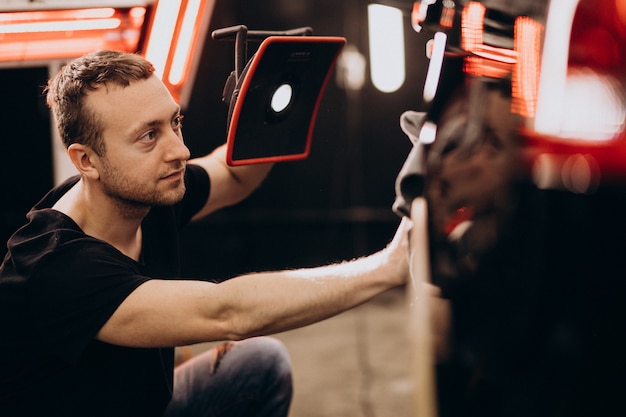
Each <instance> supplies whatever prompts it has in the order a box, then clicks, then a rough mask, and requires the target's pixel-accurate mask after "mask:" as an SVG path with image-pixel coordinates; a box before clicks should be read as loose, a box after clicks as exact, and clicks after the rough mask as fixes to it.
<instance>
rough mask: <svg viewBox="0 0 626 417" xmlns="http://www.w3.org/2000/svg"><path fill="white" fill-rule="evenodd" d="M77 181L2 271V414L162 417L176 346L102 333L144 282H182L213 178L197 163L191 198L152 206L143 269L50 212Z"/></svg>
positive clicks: (27, 231)
mask: <svg viewBox="0 0 626 417" xmlns="http://www.w3.org/2000/svg"><path fill="white" fill-rule="evenodd" d="M77 181H78V178H77V177H74V178H71V179H69V180H67V181H66V182H65V183H63V184H61V185H60V186H59V187H57V188H55V189H53V190H52V191H50V192H49V193H48V194H47V195H46V196H45V197H44V198H43V199H42V200H41V201H40V202H39V203H38V204H37V205H36V206H35V207H34V208H33V209H32V210H31V211H30V212H29V213H28V216H27V218H28V223H27V224H26V225H25V226H24V227H22V228H21V229H20V230H18V231H17V232H16V233H15V234H14V235H13V236H12V237H11V239H10V240H9V242H8V253H7V255H6V257H5V259H4V262H3V263H2V266H1V267H0V415H1V416H7V417H9V416H10V417H18V416H46V417H51V416H63V417H71V416H80V417H86V416H116V417H121V416H133V417H139V416H159V415H161V413H162V410H163V409H164V407H165V406H166V405H167V403H168V402H169V399H170V396H171V389H172V374H173V348H166V349H158V348H154V349H152V348H149V349H148V348H127V347H121V346H115V345H110V344H107V343H103V342H100V341H98V340H96V339H95V335H96V333H97V332H98V331H99V329H100V328H101V327H102V325H103V324H104V323H105V322H106V321H107V320H108V318H109V317H110V316H111V314H112V313H113V312H114V311H115V310H116V308H117V307H118V306H119V305H120V304H121V303H122V301H124V299H125V298H126V297H127V296H128V295H129V294H130V293H131V292H132V291H134V290H135V289H136V288H137V287H138V286H139V285H141V284H142V283H144V282H146V281H147V280H150V279H152V278H159V279H175V278H177V277H178V276H179V254H178V249H179V248H178V231H179V229H180V228H181V227H182V226H184V225H185V224H187V223H188V222H189V220H190V219H191V217H192V216H193V215H194V214H195V213H196V212H197V211H198V210H199V209H200V208H201V207H202V205H203V204H204V202H206V199H207V197H208V193H209V189H210V182H209V178H208V176H207V175H206V172H205V171H204V170H203V169H202V168H200V167H197V166H193V165H189V166H188V169H187V173H186V176H185V183H186V186H187V192H186V194H185V197H184V199H183V200H182V201H181V202H180V203H179V204H177V205H175V206H171V207H155V208H152V209H151V211H150V213H149V214H148V216H146V218H145V219H144V221H143V223H142V233H143V247H142V253H141V262H135V261H134V260H132V259H130V258H128V257H127V256H125V255H124V254H122V253H121V252H119V251H118V250H117V249H115V248H114V247H113V246H111V245H109V244H108V243H106V242H103V241H101V240H98V239H95V238H93V237H91V236H88V235H86V234H85V233H83V231H82V230H81V229H80V228H79V227H78V225H76V223H74V222H73V221H72V220H71V219H70V218H69V217H67V216H65V215H64V214H62V213H60V212H58V211H56V210H52V209H50V207H52V205H53V204H54V203H55V202H56V201H57V200H58V199H59V198H60V197H61V196H62V195H63V194H65V193H66V192H67V191H68V190H69V189H70V188H71V187H72V186H73V185H74V184H75V183H76V182H77Z"/></svg>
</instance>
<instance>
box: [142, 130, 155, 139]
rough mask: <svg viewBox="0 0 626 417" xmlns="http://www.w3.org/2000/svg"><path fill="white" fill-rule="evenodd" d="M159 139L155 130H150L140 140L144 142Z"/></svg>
mask: <svg viewBox="0 0 626 417" xmlns="http://www.w3.org/2000/svg"><path fill="white" fill-rule="evenodd" d="M156 137H157V133H156V131H154V130H150V131H148V132H146V133H144V134H143V136H142V137H141V138H140V139H141V140H142V141H153V140H155V139H156Z"/></svg>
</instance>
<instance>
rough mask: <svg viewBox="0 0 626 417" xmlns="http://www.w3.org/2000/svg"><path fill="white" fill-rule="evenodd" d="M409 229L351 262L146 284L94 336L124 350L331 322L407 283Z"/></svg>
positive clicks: (405, 222) (406, 223) (405, 226)
mask: <svg viewBox="0 0 626 417" xmlns="http://www.w3.org/2000/svg"><path fill="white" fill-rule="evenodd" d="M409 225H410V221H408V220H406V219H405V220H403V222H402V224H401V225H400V227H399V229H398V231H397V232H396V235H395V237H394V239H393V240H392V242H391V243H390V244H389V245H388V246H387V247H386V248H385V249H383V250H381V251H379V252H377V253H375V254H373V255H370V256H368V257H364V258H360V259H357V260H354V261H351V262H345V263H341V264H336V265H330V266H322V267H317V268H308V269H298V270H292V271H279V272H266V273H256V274H249V275H244V276H240V277H236V278H232V279H230V280H227V281H225V282H222V283H219V284H214V283H209V282H203V281H164V280H156V279H155V280H150V281H147V282H145V283H144V284H142V285H141V286H139V287H138V288H137V289H136V290H135V291H134V292H133V293H131V294H130V295H129V296H128V297H127V298H126V300H125V301H124V302H123V303H122V304H121V305H120V306H119V307H118V309H117V310H116V312H115V313H114V314H113V315H112V316H111V318H110V319H109V320H108V321H107V323H106V324H105V325H104V326H103V327H102V329H101V330H100V332H99V333H98V336H97V337H98V339H99V340H102V341H104V342H107V343H112V344H116V345H122V346H136V347H160V346H181V345H185V344H191V343H197V342H206V341H216V340H238V339H244V338H248V337H252V336H259V335H267V334H273V333H278V332H282V331H286V330H290V329H294V328H298V327H302V326H305V325H308V324H311V323H315V322H317V321H320V320H323V319H326V318H329V317H332V316H334V315H336V314H338V313H341V312H343V311H346V310H348V309H350V308H352V307H355V306H357V305H359V304H361V303H363V302H365V301H367V300H369V299H371V298H372V297H374V296H376V295H378V294H380V293H382V292H384V291H386V290H388V289H391V288H393V287H395V286H398V285H402V284H404V283H405V282H406V280H407V279H408V275H409V271H408V256H409V251H408V239H407V236H406V235H407V234H408V228H409Z"/></svg>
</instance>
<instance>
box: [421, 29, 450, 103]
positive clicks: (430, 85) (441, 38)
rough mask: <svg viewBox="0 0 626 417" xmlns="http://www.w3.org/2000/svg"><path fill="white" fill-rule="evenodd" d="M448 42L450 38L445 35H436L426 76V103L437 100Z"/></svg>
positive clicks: (441, 33)
mask: <svg viewBox="0 0 626 417" xmlns="http://www.w3.org/2000/svg"><path fill="white" fill-rule="evenodd" d="M447 41H448V36H447V35H446V34H445V33H443V32H437V33H435V37H434V38H433V49H432V52H431V54H430V63H429V64H428V73H427V74H426V80H425V82H424V101H426V102H427V103H428V102H430V101H432V99H433V98H435V93H436V92H437V87H438V86H439V76H440V75H441V67H442V65H443V57H444V55H445V52H446V43H447Z"/></svg>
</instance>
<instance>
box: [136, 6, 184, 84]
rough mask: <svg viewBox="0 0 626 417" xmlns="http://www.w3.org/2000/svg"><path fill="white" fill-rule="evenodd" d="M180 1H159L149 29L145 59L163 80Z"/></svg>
mask: <svg viewBox="0 0 626 417" xmlns="http://www.w3.org/2000/svg"><path fill="white" fill-rule="evenodd" d="M181 1H182V0H169V1H160V2H159V3H158V5H157V10H156V13H155V16H154V21H153V23H152V28H151V29H150V37H149V40H148V47H147V49H146V55H145V57H146V59H147V60H148V61H150V62H152V65H154V68H155V73H156V75H157V76H158V77H159V78H163V72H164V71H165V64H166V62H167V56H168V54H169V47H170V45H171V43H172V37H173V36H174V29H175V28H176V20H177V19H176V18H175V17H176V16H178V12H179V10H180V3H181Z"/></svg>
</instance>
